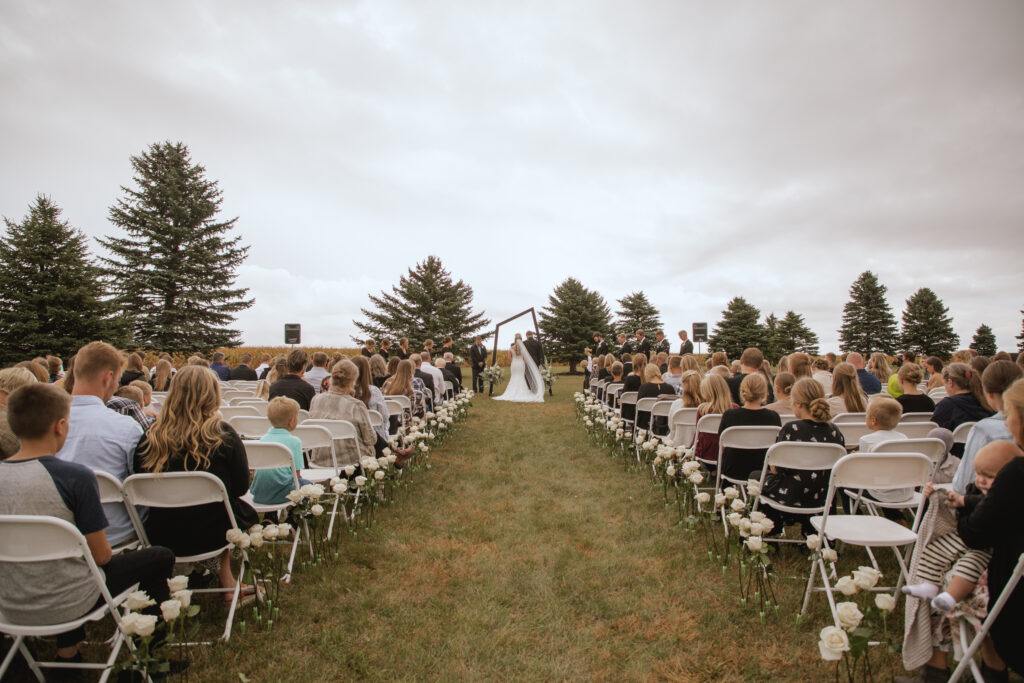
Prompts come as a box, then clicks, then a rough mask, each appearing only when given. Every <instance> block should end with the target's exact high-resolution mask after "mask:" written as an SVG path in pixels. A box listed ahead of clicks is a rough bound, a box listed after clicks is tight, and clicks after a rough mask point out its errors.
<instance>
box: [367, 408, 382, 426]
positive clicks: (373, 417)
mask: <svg viewBox="0 0 1024 683" xmlns="http://www.w3.org/2000/svg"><path fill="white" fill-rule="evenodd" d="M367 412H368V413H370V426H371V427H383V426H384V416H383V415H381V414H380V413H379V412H377V411H376V410H368V411H367Z"/></svg>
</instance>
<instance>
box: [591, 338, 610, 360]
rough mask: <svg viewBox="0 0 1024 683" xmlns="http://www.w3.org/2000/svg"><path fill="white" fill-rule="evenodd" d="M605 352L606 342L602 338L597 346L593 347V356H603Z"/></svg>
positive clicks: (606, 350) (606, 351)
mask: <svg viewBox="0 0 1024 683" xmlns="http://www.w3.org/2000/svg"><path fill="white" fill-rule="evenodd" d="M606 353H608V342H606V341H605V340H604V339H602V340H601V341H599V342H598V343H597V346H596V347H594V355H595V356H603V355H605V354H606Z"/></svg>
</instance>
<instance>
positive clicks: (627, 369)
mask: <svg viewBox="0 0 1024 683" xmlns="http://www.w3.org/2000/svg"><path fill="white" fill-rule="evenodd" d="M631 372H633V363H631V362H630V361H626V362H625V363H623V364H622V376H623V377H625V376H627V375H628V374H629V373H631Z"/></svg>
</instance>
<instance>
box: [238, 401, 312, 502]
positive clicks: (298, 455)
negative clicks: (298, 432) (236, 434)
mask: <svg viewBox="0 0 1024 683" xmlns="http://www.w3.org/2000/svg"><path fill="white" fill-rule="evenodd" d="M267 419H268V420H270V424H271V428H270V431H268V432H267V433H266V434H264V435H263V438H262V439H260V441H269V442H271V443H279V444H284V445H285V446H287V447H288V450H290V451H291V452H292V458H294V460H295V470H296V471H299V470H301V469H302V468H303V459H302V441H301V440H300V439H299V437H297V436H292V435H291V434H290V433H289V432H291V431H292V430H294V429H295V428H296V427H297V426H298V424H299V404H298V402H297V401H295V400H294V399H291V398H288V397H286V396H278V397H276V398H273V399H271V400H270V403H269V404H267ZM308 483H309V482H308V481H306V480H305V479H299V484H300V485H302V484H308ZM294 488H295V482H294V481H292V471H291V470H290V469H288V468H287V467H279V468H277V469H274V470H259V471H257V472H256V474H255V475H253V478H252V485H251V486H250V487H249V492H250V493H251V494H252V499H253V500H254V501H255V502H257V503H260V504H262V505H277V504H278V503H284V502H286V501H287V500H288V493H289V492H290V491H292V490H293V489H294Z"/></svg>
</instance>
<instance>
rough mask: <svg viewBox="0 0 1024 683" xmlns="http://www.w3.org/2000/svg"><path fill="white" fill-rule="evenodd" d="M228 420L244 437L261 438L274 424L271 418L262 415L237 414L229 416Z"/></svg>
mask: <svg viewBox="0 0 1024 683" xmlns="http://www.w3.org/2000/svg"><path fill="white" fill-rule="evenodd" d="M221 410H224V409H223V408H221ZM253 412H255V410H253ZM227 422H228V424H229V425H231V426H232V427H233V428H234V430H235V431H236V432H238V435H239V436H241V437H242V438H243V439H259V438H261V437H262V436H263V435H264V434H266V433H267V432H269V431H270V429H271V427H273V426H274V425H272V424H270V420H269V419H267V418H266V417H262V416H260V415H236V416H234V417H231V418H228V420H227Z"/></svg>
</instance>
